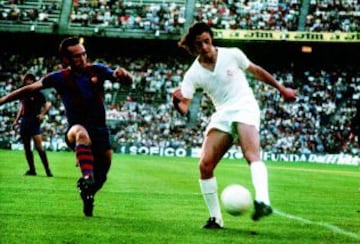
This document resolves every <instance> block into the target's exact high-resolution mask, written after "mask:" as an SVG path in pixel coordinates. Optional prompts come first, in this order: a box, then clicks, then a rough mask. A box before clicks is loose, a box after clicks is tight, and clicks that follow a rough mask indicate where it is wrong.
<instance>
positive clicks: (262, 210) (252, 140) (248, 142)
mask: <svg viewBox="0 0 360 244" xmlns="http://www.w3.org/2000/svg"><path fill="white" fill-rule="evenodd" d="M237 130H238V134H239V145H240V147H241V149H242V151H243V154H244V157H245V159H246V160H247V162H248V163H249V165H250V172H251V179H252V183H253V186H254V188H255V201H254V208H255V211H254V213H253V215H252V219H253V220H254V221H257V220H259V219H260V218H262V217H265V216H267V215H270V214H271V213H272V208H271V204H270V197H269V187H268V172H267V168H266V165H265V163H264V162H263V161H262V160H261V158H260V136H259V132H258V130H257V129H256V127H255V126H252V125H247V124H243V123H238V124H237Z"/></svg>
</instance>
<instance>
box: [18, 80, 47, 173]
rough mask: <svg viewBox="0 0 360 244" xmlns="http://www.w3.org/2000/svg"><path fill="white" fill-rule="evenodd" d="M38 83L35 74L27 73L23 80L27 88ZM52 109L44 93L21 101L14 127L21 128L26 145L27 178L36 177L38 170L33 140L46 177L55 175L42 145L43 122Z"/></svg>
mask: <svg viewBox="0 0 360 244" xmlns="http://www.w3.org/2000/svg"><path fill="white" fill-rule="evenodd" d="M35 81H36V78H35V76H34V75H33V74H30V73H27V74H25V75H24V78H23V85H24V86H27V85H30V84H32V83H34V82H35ZM50 108H51V103H50V102H48V101H46V99H45V96H44V94H43V93H42V92H40V91H37V92H34V93H31V94H29V96H26V97H24V98H23V99H21V106H20V109H19V112H18V114H17V116H16V118H15V120H14V123H13V125H14V126H15V127H17V126H19V127H20V136H21V140H22V142H23V145H24V151H25V157H26V161H27V163H28V166H29V170H27V171H26V172H25V175H27V176H35V175H36V168H35V163H34V154H33V152H32V150H31V140H33V142H34V146H35V148H36V150H37V152H38V154H39V157H40V160H41V162H42V164H43V166H44V169H45V172H46V176H48V177H52V176H53V174H52V172H51V170H50V167H49V161H48V158H47V155H46V151H45V149H44V147H43V145H42V135H41V122H42V120H43V119H44V117H45V115H46V114H47V113H48V111H49V109H50Z"/></svg>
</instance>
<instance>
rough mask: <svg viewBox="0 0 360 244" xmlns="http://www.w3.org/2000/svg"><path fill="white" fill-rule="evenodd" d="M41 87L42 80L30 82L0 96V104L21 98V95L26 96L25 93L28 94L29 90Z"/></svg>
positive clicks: (32, 90)
mask: <svg viewBox="0 0 360 244" xmlns="http://www.w3.org/2000/svg"><path fill="white" fill-rule="evenodd" d="M42 88H43V84H42V81H41V80H39V81H36V82H34V83H32V84H31V85H27V86H23V87H21V88H18V89H16V90H14V91H12V92H10V93H8V94H7V95H5V96H3V97H1V98H0V105H2V104H5V103H8V102H11V101H14V100H17V99H20V98H22V97H23V96H26V95H27V94H30V93H31V92H34V91H37V90H40V89H42Z"/></svg>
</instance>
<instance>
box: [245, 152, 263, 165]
mask: <svg viewBox="0 0 360 244" xmlns="http://www.w3.org/2000/svg"><path fill="white" fill-rule="evenodd" d="M244 158H245V160H246V161H247V163H248V164H250V163H251V162H254V161H259V160H260V155H259V153H253V152H244Z"/></svg>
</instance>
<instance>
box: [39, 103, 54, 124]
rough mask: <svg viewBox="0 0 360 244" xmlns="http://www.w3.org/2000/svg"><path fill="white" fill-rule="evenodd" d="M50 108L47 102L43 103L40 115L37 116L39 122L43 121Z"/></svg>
mask: <svg viewBox="0 0 360 244" xmlns="http://www.w3.org/2000/svg"><path fill="white" fill-rule="evenodd" d="M51 106H52V104H51V102H49V101H47V102H45V103H44V105H43V108H42V111H41V113H40V114H39V115H38V116H37V117H38V118H39V120H40V121H41V120H43V119H44V117H45V115H46V114H47V113H48V112H49V110H50V108H51Z"/></svg>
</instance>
